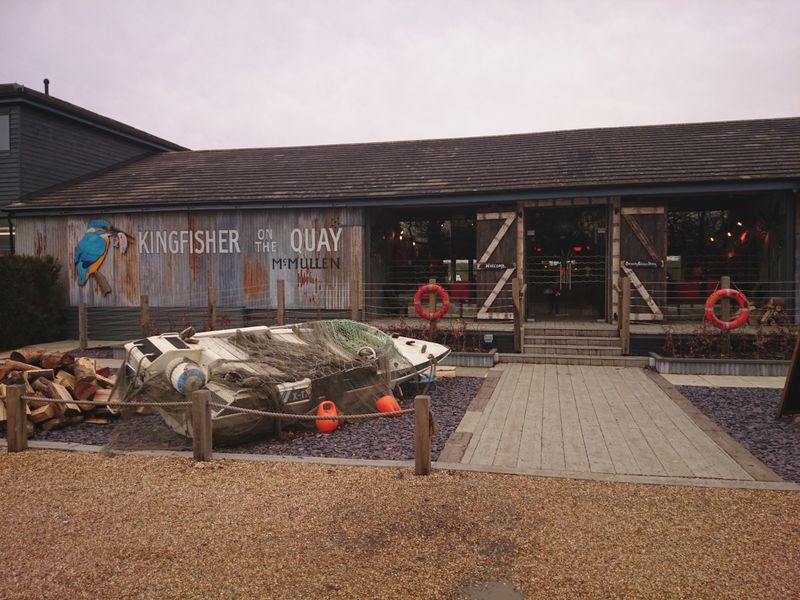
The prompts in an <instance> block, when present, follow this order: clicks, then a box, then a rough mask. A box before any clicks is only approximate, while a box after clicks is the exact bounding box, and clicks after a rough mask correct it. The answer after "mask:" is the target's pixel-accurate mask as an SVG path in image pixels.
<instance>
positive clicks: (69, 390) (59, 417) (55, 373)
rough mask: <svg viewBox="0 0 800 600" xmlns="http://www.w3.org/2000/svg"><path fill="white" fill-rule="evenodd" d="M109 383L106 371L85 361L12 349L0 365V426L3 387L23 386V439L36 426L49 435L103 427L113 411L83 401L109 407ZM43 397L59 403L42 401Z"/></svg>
mask: <svg viewBox="0 0 800 600" xmlns="http://www.w3.org/2000/svg"><path fill="white" fill-rule="evenodd" d="M115 381H116V377H115V376H114V375H112V373H111V370H110V369H108V368H107V367H106V368H103V369H97V365H96V363H95V361H94V360H93V359H91V358H85V357H81V358H78V359H77V360H76V359H75V358H74V357H73V356H71V355H70V354H68V353H64V352H48V351H46V350H45V349H43V348H23V349H21V350H17V351H15V352H12V353H11V355H10V357H9V358H8V359H7V360H5V361H2V360H0V423H3V422H5V421H6V420H7V411H6V406H5V402H4V400H3V399H4V398H5V395H6V394H5V391H6V385H24V386H25V391H24V395H25V396H26V397H27V398H28V400H26V407H25V408H26V413H27V414H28V421H27V429H28V437H30V436H32V435H33V433H34V430H35V428H36V427H38V428H40V429H42V430H44V431H52V430H54V429H60V428H62V427H68V426H70V425H75V424H77V423H82V422H86V423H92V424H94V425H106V424H108V422H109V420H110V417H111V416H112V414H116V412H115V411H113V410H112V409H109V408H108V407H106V406H95V405H94V404H91V403H89V401H90V400H96V401H101V402H106V401H111V402H113V401H114V398H113V397H112V388H113V387H114V383H115ZM45 398H56V399H59V400H64V401H65V402H64V403H54V402H48V401H47V400H45Z"/></svg>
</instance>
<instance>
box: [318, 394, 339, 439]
mask: <svg viewBox="0 0 800 600" xmlns="http://www.w3.org/2000/svg"><path fill="white" fill-rule="evenodd" d="M317 416H319V417H322V416H330V417H335V416H336V405H335V404H334V403H333V402H331V401H330V400H325V401H324V402H320V403H319V406H318V407H317ZM314 423H315V424H316V426H317V429H318V430H319V431H321V432H322V433H330V432H331V431H333V430H334V429H336V428H337V427H338V426H339V420H338V419H320V420H317V421H314Z"/></svg>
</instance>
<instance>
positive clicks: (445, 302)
mask: <svg viewBox="0 0 800 600" xmlns="http://www.w3.org/2000/svg"><path fill="white" fill-rule="evenodd" d="M425 294H437V295H438V296H439V298H441V299H442V306H441V307H440V308H439V310H437V311H436V312H435V313H433V314H431V313H429V312H428V311H427V310H425V309H424V308H422V297H423V296H424V295H425ZM414 310H416V311H417V314H418V315H419V316H420V317H422V318H423V319H428V320H429V321H438V320H439V319H441V318H442V317H443V316H444V315H445V314H447V311H448V310H450V296H448V295H447V291H446V290H445V289H444V288H443V287H442V286H440V285H436V284H435V283H426V284H424V285H421V286H419V289H418V290H417V293H416V294H414Z"/></svg>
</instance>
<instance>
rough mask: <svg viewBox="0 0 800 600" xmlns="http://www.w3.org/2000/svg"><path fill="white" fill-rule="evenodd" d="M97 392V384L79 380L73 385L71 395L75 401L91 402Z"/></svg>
mask: <svg viewBox="0 0 800 600" xmlns="http://www.w3.org/2000/svg"><path fill="white" fill-rule="evenodd" d="M97 390H98V386H97V384H95V383H93V382H92V381H87V380H85V379H81V380H79V381H78V382H77V383H76V384H75V389H73V390H72V395H73V397H74V398H75V399H76V400H91V399H92V398H93V397H94V394H95V392H96V391H97ZM90 410H91V409H90Z"/></svg>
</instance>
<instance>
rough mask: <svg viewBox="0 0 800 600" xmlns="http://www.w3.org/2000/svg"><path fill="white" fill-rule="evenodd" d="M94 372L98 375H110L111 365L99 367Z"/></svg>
mask: <svg viewBox="0 0 800 600" xmlns="http://www.w3.org/2000/svg"><path fill="white" fill-rule="evenodd" d="M96 373H97V376H98V377H111V367H101V368H100V369H97V371H96Z"/></svg>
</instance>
